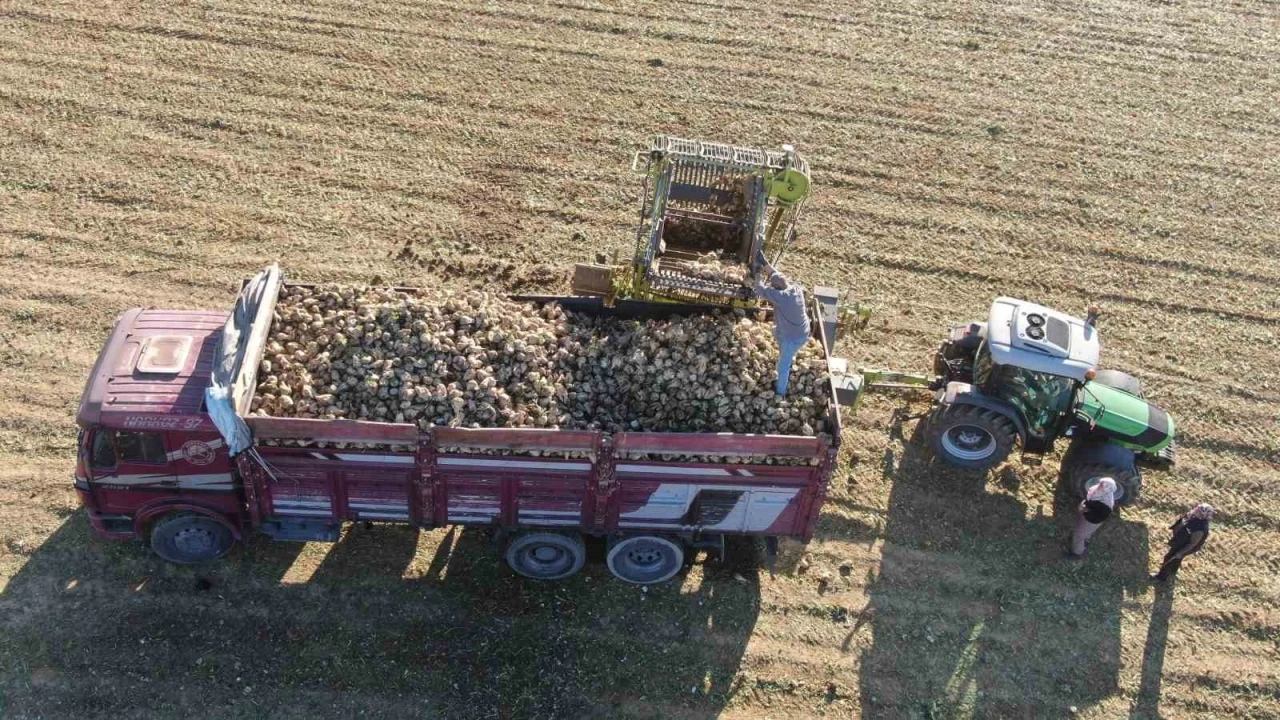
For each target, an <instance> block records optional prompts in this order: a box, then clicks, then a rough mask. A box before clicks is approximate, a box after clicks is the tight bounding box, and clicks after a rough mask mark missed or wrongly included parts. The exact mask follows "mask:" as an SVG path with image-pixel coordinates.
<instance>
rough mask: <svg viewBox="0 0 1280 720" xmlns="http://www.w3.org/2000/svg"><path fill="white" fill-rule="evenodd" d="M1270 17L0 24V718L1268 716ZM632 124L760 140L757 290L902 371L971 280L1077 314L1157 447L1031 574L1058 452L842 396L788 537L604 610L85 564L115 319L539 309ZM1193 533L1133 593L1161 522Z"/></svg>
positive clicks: (606, 219)
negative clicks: (517, 303) (841, 294)
mask: <svg viewBox="0 0 1280 720" xmlns="http://www.w3.org/2000/svg"><path fill="white" fill-rule="evenodd" d="M1278 28H1280V11H1278V10H1277V8H1276V6H1275V5H1274V4H1268V3H1254V2H1247V1H1246V2H1241V3H1232V4H1228V3H1221V2H1199V1H1193V2H1186V3H1177V4H1166V3H1138V2H1109V3H1088V2H1087V3H1077V4H1063V3H1058V4H1025V5H1018V6H1015V7H1008V6H1006V5H1005V4H1002V3H993V2H974V3H965V4H962V5H960V6H955V7H953V6H948V5H943V4H937V3H928V2H905V3H889V2H871V3H852V2H844V1H843V0H835V1H834V2H829V3H821V4H808V5H803V6H802V5H791V6H786V5H778V4H776V3H773V4H771V3H760V2H753V1H751V0H736V1H734V2H702V1H701V0H699V1H697V2H693V3H683V4H678V5H677V4H670V5H665V6H664V5H660V4H656V3H638V2H632V1H630V0H622V1H620V2H611V3H603V2H594V1H592V0H566V1H564V2H559V1H557V2H545V3H542V2H538V3H524V2H508V3H486V4H479V3H477V4H473V5H468V6H461V7H460V6H459V4H458V3H445V2H426V1H419V0H407V1H400V0H393V1H389V2H381V3H372V4H370V3H355V2H347V1H344V0H307V1H306V2H303V3H297V4H290V5H288V6H285V5H281V4H278V3H267V2H262V1H261V0H230V1H229V2H220V3H202V4H196V3H161V4H138V3H128V4H125V3H119V2H113V1H112V0H107V1H105V2H101V3H93V4H85V3H71V2H34V1H33V0H8V1H7V2H6V3H4V4H3V5H0V258H3V260H2V262H3V270H4V272H3V275H0V368H3V370H2V371H0V717H16V718H34V717H41V718H60V717H76V718H82V717H108V716H110V717H173V716H176V715H179V714H182V713H186V714H191V715H198V716H206V717H220V718H242V717H243V718H249V717H253V718H258V717H271V718H285V717H298V718H312V717H319V716H334V717H348V716H353V715H356V714H357V713H363V714H364V715H365V716H369V717H404V716H409V715H415V716H423V717H465V718H471V717H498V718H532V717H573V718H605V717H608V718H704V717H717V716H719V717H726V718H759V717H771V718H775V719H782V718H796V719H798V718H810V717H841V718H843V717H871V718H915V717H938V718H980V717H1036V718H1043V717H1064V716H1067V715H1071V714H1073V713H1074V716H1077V717H1084V718H1110V717H1120V716H1124V715H1129V716H1132V717H1142V718H1155V717H1177V718H1191V717H1203V716H1208V715H1214V716H1217V717H1240V718H1266V717H1276V716H1278V715H1280V657H1278V653H1280V613H1278V611H1277V610H1276V608H1277V607H1280V580H1278V579H1277V577H1278V576H1280V432H1278V431H1277V427H1280V410H1277V408H1280V370H1278V369H1277V362H1276V360H1277V357H1280V293H1278V292H1277V288H1280V254H1278V253H1277V247H1278V243H1280V221H1278V220H1277V218H1280V103H1277V101H1276V99H1277V97H1280V75H1277V72H1276V68H1277V67H1280V35H1278ZM653 132H668V133H673V134H682V135H688V136H693V137H707V138H711V139H717V140H725V141H730V142H740V143H760V144H770V145H774V144H777V143H781V142H785V141H791V142H794V143H795V144H796V146H797V148H798V149H799V150H800V151H801V152H802V153H805V154H806V156H807V157H808V159H809V161H810V165H811V167H812V168H813V169H814V182H815V188H816V191H815V194H814V196H813V198H812V200H811V202H810V205H809V206H808V209H807V211H806V213H805V215H804V217H803V218H802V220H801V245H800V246H799V247H798V248H797V249H796V250H795V251H794V252H791V253H789V254H788V255H787V257H786V258H785V259H784V260H783V262H782V265H783V267H784V268H785V269H787V270H788V271H790V272H791V273H792V274H793V275H794V276H795V277H796V278H797V279H799V280H801V281H802V282H804V283H806V284H809V285H819V284H825V285H832V286H835V287H838V288H842V289H844V290H846V291H847V292H849V293H850V294H851V295H852V296H853V297H855V298H858V299H861V300H863V301H870V302H871V303H873V304H874V305H875V306H876V307H877V309H878V312H877V315H876V317H875V318H874V319H873V322H872V324H871V327H870V328H869V329H867V330H865V331H862V332H860V333H858V334H857V335H854V336H850V337H848V338H845V339H844V340H843V341H842V345H841V347H839V348H838V351H839V352H840V354H844V355H846V356H847V357H849V358H850V360H851V363H853V364H855V365H856V364H867V365H877V366H887V367H893V368H896V369H904V370H920V371H923V370H926V369H927V368H928V362H929V358H930V356H931V353H932V352H933V350H934V349H935V347H936V345H937V343H938V341H939V340H940V338H941V337H942V333H943V331H944V330H945V327H946V325H947V324H949V323H953V322H962V321H967V320H970V319H974V318H979V317H981V316H982V315H983V314H984V313H985V310H986V308H987V306H988V304H989V302H990V300H991V299H992V297H994V296H995V295H997V294H1008V295H1014V296H1023V297H1026V298H1027V299H1030V300H1035V301H1039V302H1042V303H1045V304H1048V305H1052V306H1056V307H1059V308H1061V309H1064V310H1074V311H1077V312H1082V311H1083V309H1084V308H1085V307H1086V306H1087V304H1089V303H1090V302H1098V303H1100V304H1102V306H1103V308H1104V313H1105V314H1104V316H1103V319H1102V333H1103V344H1104V350H1103V360H1104V363H1105V364H1107V365H1109V366H1112V367H1116V368H1118V369H1121V370H1124V371H1127V372H1131V373H1134V374H1136V375H1138V376H1140V377H1141V378H1142V379H1143V381H1144V384H1145V386H1146V388H1147V393H1148V395H1149V396H1150V397H1152V398H1153V399H1154V400H1155V401H1156V402H1158V403H1159V404H1161V405H1162V406H1164V407H1166V408H1168V409H1169V410H1170V412H1171V413H1173V414H1174V416H1175V417H1176V418H1177V420H1178V423H1179V428H1180V433H1181V435H1180V437H1179V443H1180V457H1179V460H1180V462H1179V465H1178V467H1177V468H1176V470H1175V471H1174V472H1173V473H1170V474H1165V473H1150V474H1148V477H1147V483H1146V488H1145V491H1144V497H1143V500H1142V502H1141V504H1139V505H1138V506H1136V507H1133V508H1131V509H1126V510H1125V511H1124V512H1123V514H1122V517H1121V518H1120V522H1112V523H1110V525H1111V526H1110V527H1104V528H1103V530H1102V531H1100V533H1099V535H1098V536H1097V538H1096V540H1095V541H1094V543H1093V547H1092V549H1091V551H1090V552H1091V557H1090V558H1089V559H1088V560H1087V561H1086V562H1085V563H1083V564H1079V565H1071V564H1067V563H1065V562H1063V561H1062V559H1061V550H1062V545H1063V542H1064V540H1065V537H1066V534H1067V532H1068V531H1069V527H1070V522H1071V520H1070V517H1069V516H1070V507H1069V503H1068V502H1067V501H1066V499H1065V498H1064V497H1063V496H1062V494H1061V493H1059V492H1056V490H1055V485H1056V473H1055V471H1054V468H1055V466H1056V462H1055V461H1056V458H1049V459H1048V460H1047V461H1046V462H1045V464H1044V465H1043V466H1038V467H1037V466H1029V465H1024V464H1022V463H1020V462H1018V461H1017V460H1016V459H1014V460H1013V461H1011V462H1010V463H1008V464H1007V465H1006V466H1005V467H1002V468H1000V469H998V470H997V471H996V472H993V473H991V474H990V475H989V476H984V477H973V476H970V475H964V474H960V473H954V472H949V471H945V470H943V469H941V468H939V467H937V466H936V463H933V462H931V460H930V458H929V457H928V454H927V451H926V449H925V445H924V443H923V441H922V439H921V432H922V427H921V425H920V422H919V421H918V419H917V418H915V417H913V416H914V415H917V414H919V412H921V411H922V410H923V409H924V407H925V405H924V403H923V402H922V401H919V400H913V399H911V398H909V397H896V396H892V395H884V396H880V397H876V398H873V399H872V400H871V401H869V402H867V403H866V404H865V405H864V407H863V408H862V410H861V412H860V413H859V415H858V416H857V417H856V418H849V420H848V422H847V423H846V426H845V428H846V429H845V437H844V439H843V440H844V442H843V446H842V457H841V463H842V464H841V468H840V471H839V473H838V475H837V479H836V481H835V483H834V486H833V488H832V493H831V496H830V498H829V499H828V502H827V506H826V508H825V510H824V514H823V517H822V522H821V525H820V528H819V531H818V536H817V538H816V539H815V541H814V542H813V543H812V544H811V546H810V547H809V554H808V555H807V557H800V556H799V555H798V554H797V553H790V554H788V555H787V556H786V557H784V560H785V561H786V562H784V563H783V564H782V565H781V566H780V567H779V568H778V571H777V573H776V575H771V574H770V573H769V572H767V571H765V570H763V569H758V568H759V563H758V558H757V557H756V554H755V549H754V548H753V547H751V546H750V545H742V544H739V545H738V546H737V547H734V548H732V549H733V553H732V555H733V558H732V562H730V563H729V564H728V565H719V564H715V563H708V564H703V563H699V564H697V565H694V566H693V567H692V568H691V569H690V570H689V571H688V572H687V573H686V574H684V575H681V576H680V579H679V581H672V582H670V583H668V584H666V585H663V586H660V587H655V588H651V589H650V590H649V591H648V592H642V591H641V590H640V589H637V588H635V587H628V586H623V585H622V584H621V583H618V582H615V581H613V580H612V578H610V577H609V575H608V573H607V571H606V570H605V569H604V568H603V566H602V564H600V563H598V562H597V563H595V564H593V565H589V566H588V568H587V570H586V571H585V572H584V573H582V574H580V575H578V576H576V577H575V578H574V579H572V580H571V581H567V582H564V583H559V584H535V583H530V582H522V581H519V580H517V579H515V577H514V576H513V575H512V574H511V573H510V572H509V571H508V570H506V569H505V568H503V567H502V566H501V565H500V563H499V561H498V559H497V557H496V553H495V552H493V549H492V548H491V547H489V545H488V544H487V542H486V540H485V538H484V536H483V535H481V534H479V533H477V532H474V531H470V530H457V531H454V530H447V529H441V530H436V531H431V532H421V533H419V532H415V531H412V530H410V529H408V528H403V527H392V526H376V527H373V528H371V529H368V528H364V527H353V528H350V529H349V530H348V532H347V533H346V534H345V535H344V537H343V539H342V540H341V541H340V542H339V543H337V544H336V545H333V546H326V545H318V544H307V545H292V544H269V543H266V542H262V541H258V542H254V543H251V544H250V545H249V546H248V547H246V548H243V549H241V550H237V551H235V552H234V553H233V554H232V556H231V557H230V558H229V560H228V561H226V562H224V563H222V564H219V565H217V566H212V567H202V568H194V569H193V568H178V567H173V566H167V565H165V564H163V563H162V562H161V561H159V560H158V559H157V558H155V557H153V556H151V555H150V554H148V553H146V552H145V551H144V550H143V549H141V548H140V547H138V546H137V545H134V544H120V543H112V542H106V541H101V540H98V539H95V538H93V537H91V535H90V532H89V530H88V525H87V522H86V520H85V519H84V517H83V515H82V514H81V513H79V512H77V501H76V497H75V494H74V492H73V490H72V486H71V480H70V477H71V472H72V464H73V461H74V451H75V442H76V428H75V426H74V423H73V420H72V418H73V413H74V410H75V407H76V404H77V401H78V397H79V394H80V391H81V389H82V387H83V382H84V379H85V377H86V376H87V374H88V372H89V369H90V367H91V365H92V363H93V361H94V358H95V354H96V351H97V349H98V347H99V346H100V344H101V343H102V341H103V340H104V338H105V337H106V334H107V331H108V328H109V327H110V323H111V322H112V320H113V318H114V317H115V316H116V315H117V314H119V313H120V312H121V311H122V310H124V309H125V308H127V307H130V306H136V305H150V306H164V307H180V308H224V307H227V306H228V305H229V303H230V300H231V297H232V294H233V292H234V290H235V289H236V288H237V287H238V283H239V282H240V281H241V280H242V279H243V278H245V277H247V276H249V275H250V274H251V273H253V272H255V271H256V270H258V269H260V268H261V267H262V266H263V265H265V264H266V263H268V262H270V261H272V260H280V261H281V262H282V264H283V265H284V266H285V267H286V268H287V270H288V272H289V274H290V277H292V278H295V279H297V280H306V281H313V282H342V283H351V284H380V283H389V284H397V285H433V286H434V285H444V286H448V287H450V288H454V289H458V290H462V289H471V288H483V289H486V290H489V291H517V292H530V291H537V292H555V291H563V290H566V289H567V278H568V276H569V273H570V269H571V267H572V263H573V262H575V261H589V260H590V259H591V258H592V257H593V256H594V254H595V253H596V252H597V251H606V252H607V251H611V250H612V249H613V248H618V249H620V250H621V252H622V254H623V255H624V256H626V254H627V253H628V251H629V247H630V245H629V243H630V240H631V236H630V234H629V226H630V224H631V223H634V222H635V218H636V206H637V204H638V201H639V195H640V187H639V185H638V183H637V182H636V180H637V179H636V178H635V177H634V176H632V175H630V174H629V173H628V172H627V164H628V163H629V160H630V157H629V155H630V153H632V152H633V151H635V150H638V149H641V148H642V147H644V145H645V143H646V142H647V138H648V136H649V135H650V134H651V133H653ZM1198 501H1207V502H1210V503H1213V504H1214V505H1216V506H1218V507H1219V508H1220V509H1221V514H1220V516H1219V518H1218V519H1217V520H1216V521H1215V526H1214V527H1215V534H1214V536H1213V538H1212V539H1211V540H1210V541H1209V545H1208V547H1207V549H1206V550H1205V552H1203V553H1202V554H1201V555H1199V556H1196V557H1194V558H1192V559H1191V560H1190V561H1188V563H1187V565H1186V566H1185V567H1184V569H1183V573H1182V577H1180V578H1179V579H1178V581H1177V584H1176V586H1174V587H1173V588H1172V589H1162V590H1159V591H1157V590H1153V589H1152V588H1151V587H1150V586H1148V585H1147V584H1145V582H1144V573H1145V571H1146V570H1147V568H1149V567H1151V566H1152V564H1153V562H1154V561H1155V560H1156V559H1158V557H1159V555H1160V554H1161V551H1162V549H1163V543H1164V538H1165V529H1166V527H1167V525H1168V523H1169V522H1171V521H1172V520H1173V518H1174V516H1175V515H1176V514H1177V513H1179V512H1182V511H1184V510H1185V509H1187V508H1188V507H1190V506H1191V505H1192V504H1194V503H1195V502H1198Z"/></svg>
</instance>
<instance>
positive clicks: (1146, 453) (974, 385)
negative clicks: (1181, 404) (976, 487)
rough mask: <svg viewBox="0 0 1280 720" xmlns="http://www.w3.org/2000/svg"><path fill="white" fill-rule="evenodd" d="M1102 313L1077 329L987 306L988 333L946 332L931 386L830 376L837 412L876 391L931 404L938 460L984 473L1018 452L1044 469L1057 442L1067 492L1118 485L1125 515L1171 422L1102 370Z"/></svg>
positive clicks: (1161, 452) (906, 377) (1166, 444)
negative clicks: (911, 392)
mask: <svg viewBox="0 0 1280 720" xmlns="http://www.w3.org/2000/svg"><path fill="white" fill-rule="evenodd" d="M1098 314H1099V313H1098V310H1097V309H1096V308H1090V312H1089V313H1088V316H1087V317H1086V318H1084V319H1081V318H1078V317H1073V316H1071V315H1067V314H1065V313H1062V312H1058V311H1056V310H1053V309H1050V308H1047V307H1044V306H1042V305H1036V304H1034V303H1030V302H1026V301H1024V300H1016V299H1013V298H1007V297H1000V298H996V300H995V301H994V302H993V303H992V304H991V311H990V313H989V315H988V317H987V320H986V321H985V322H971V323H969V324H967V325H963V326H959V327H955V328H952V329H951V331H950V333H949V334H948V336H947V339H946V340H945V341H944V342H943V343H942V346H941V347H940V348H939V349H938V352H937V355H936V356H935V358H934V374H933V375H910V374H906V373H894V372H886V371H861V372H857V373H848V372H840V371H841V370H843V368H839V367H836V368H834V369H835V370H836V371H837V373H836V374H837V381H836V389H837V396H838V397H839V398H840V401H841V404H844V405H847V406H856V404H857V402H858V400H859V399H860V397H861V394H862V393H863V392H864V391H866V390H868V389H872V388H884V387H888V388H913V387H918V388H921V389H927V390H931V391H933V392H934V393H935V396H934V405H933V409H932V411H931V415H930V418H929V442H930V445H931V446H932V449H933V451H934V454H935V455H936V456H937V457H938V458H940V459H941V460H942V461H943V462H945V463H947V464H948V465H952V466H954V467H959V468H966V469H971V470H986V469H989V468H992V467H994V466H996V465H998V464H999V463H1001V462H1003V461H1004V460H1005V458H1007V457H1008V456H1009V454H1010V453H1011V452H1012V450H1013V448H1014V446H1015V445H1017V444H1021V446H1022V457H1023V460H1024V462H1030V463H1033V464H1039V462H1040V461H1041V460H1042V458H1043V456H1044V455H1046V454H1048V453H1049V452H1051V451H1052V450H1053V447H1054V444H1055V442H1056V441H1057V440H1058V439H1060V438H1069V439H1070V443H1071V444H1070V446H1069V448H1068V450H1067V453H1066V456H1065V458H1064V461H1063V467H1062V470H1063V473H1064V477H1065V479H1066V482H1067V484H1068V487H1070V488H1071V490H1072V491H1073V492H1074V493H1075V494H1076V495H1078V496H1080V497H1083V496H1084V495H1085V494H1086V493H1087V492H1088V488H1089V487H1090V486H1092V485H1093V484H1095V483H1096V482H1097V481H1098V480H1099V479H1101V478H1102V477H1111V478H1113V479H1114V480H1115V481H1116V486H1117V498H1116V501H1117V502H1118V503H1120V504H1128V503H1132V502H1133V501H1135V500H1136V499H1137V497H1138V494H1139V492H1140V490H1141V487H1142V474H1141V471H1140V468H1141V467H1148V468H1156V469H1167V468H1168V467H1169V466H1171V465H1172V464H1173V462H1174V444H1173V435H1174V423H1173V418H1172V417H1170V416H1169V414H1168V413H1166V412H1165V411H1164V410H1161V409H1160V408H1158V407H1156V406H1155V405H1152V404H1151V403H1149V402H1148V401H1147V400H1146V398H1145V397H1144V395H1143V392H1142V383H1141V382H1140V381H1139V380H1138V379H1137V378H1135V377H1133V376H1131V375H1127V374H1125V373H1123V372H1119V371H1117V370H1100V369H1098V359H1099V355H1100V350H1101V345H1100V342H1099V338H1098V329H1097V320H1098Z"/></svg>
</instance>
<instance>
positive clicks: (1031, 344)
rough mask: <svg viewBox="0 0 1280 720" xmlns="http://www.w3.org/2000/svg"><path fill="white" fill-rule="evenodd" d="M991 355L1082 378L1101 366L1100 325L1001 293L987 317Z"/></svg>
mask: <svg viewBox="0 0 1280 720" xmlns="http://www.w3.org/2000/svg"><path fill="white" fill-rule="evenodd" d="M987 345H988V347H989V348H990V350H991V359H992V360H994V361H995V362H997V363H998V364H1000V365H1012V366H1014V367H1020V368H1025V369H1027V370H1031V371H1033V372H1040V373H1049V374H1051V375H1063V376H1066V377H1069V378H1073V379H1075V380H1078V381H1080V382H1084V381H1085V375H1084V374H1085V373H1086V372H1088V371H1089V370H1093V369H1095V368H1096V367H1097V366H1098V355H1099V352H1100V350H1101V345H1100V344H1099V342H1098V329H1097V328H1096V327H1094V326H1092V325H1088V324H1086V323H1085V321H1084V320H1081V319H1080V318H1078V317H1072V316H1071V315H1067V314H1066V313H1060V312H1058V311H1057V310H1052V309H1050V308H1047V307H1045V306H1043V305H1036V304H1035V303H1029V302H1027V301H1025V300H1015V299H1014V298H1007V297H1000V298H996V299H995V302H993V303H991V315H990V317H989V318H988V321H987Z"/></svg>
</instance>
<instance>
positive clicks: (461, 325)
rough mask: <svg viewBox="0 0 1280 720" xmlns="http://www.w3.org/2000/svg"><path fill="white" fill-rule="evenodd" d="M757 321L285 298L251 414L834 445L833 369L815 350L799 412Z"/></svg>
mask: <svg viewBox="0 0 1280 720" xmlns="http://www.w3.org/2000/svg"><path fill="white" fill-rule="evenodd" d="M777 357H778V348H777V343H776V342H775V340H774V339H773V327H772V324H771V323H768V322H765V321H761V320H760V319H759V317H758V314H756V313H749V312H746V311H741V310H735V311H722V312H717V313H712V314H701V315H692V316H685V317H680V316H675V317H671V318H664V319H650V320H627V319H618V318H613V317H603V316H602V317H595V316H592V315H589V314H586V313H580V312H573V311H566V310H565V309H563V308H562V307H561V306H560V305H559V304H556V303H545V304H535V303H523V302H516V301H512V300H510V299H508V298H505V297H502V296H499V295H494V294H490V293H484V292H478V291H475V292H466V293H457V294H445V295H443V296H442V297H433V298H429V299H428V298H426V297H420V296H418V295H415V294H410V293H405V292H401V291H397V290H394V289H389V288H375V287H353V286H339V285H323V286H314V287H286V288H284V289H283V290H282V291H281V296H280V298H279V300H278V302H277V305H276V310H275V317H274V319H273V322H272V326H271V330H270V336H269V339H268V341H267V347H266V351H265V353H264V355H263V360H262V365H261V367H260V368H259V373H258V388H257V393H256V395H255V397H254V399H253V406H252V409H251V414H256V415H270V416H275V417H306V418H348V419H359V420H375V421H383V422H399V423H416V424H417V425H418V426H419V427H422V428H424V429H425V428H427V427H430V426H432V425H435V426H450V427H469V428H488V427H532V428H566V429H590V430H605V431H609V432H618V431H625V430H643V431H654V432H736V433H777V434H787V435H817V434H819V433H828V432H830V430H831V428H829V427H828V424H829V421H828V408H829V403H830V399H829V397H828V391H827V389H826V387H825V385H826V383H827V367H826V362H825V361H824V359H823V357H822V352H821V350H820V348H819V346H818V343H817V342H816V341H812V340H811V341H810V342H809V344H808V345H807V346H806V347H805V348H804V349H802V350H801V352H800V354H799V356H798V357H797V359H796V362H795V366H794V369H793V371H792V375H791V383H790V387H789V389H788V392H787V395H786V396H785V397H779V396H778V395H776V394H775V392H774V383H775V380H776V379H777V374H776V373H777V371H776V369H775V368H776V362H777Z"/></svg>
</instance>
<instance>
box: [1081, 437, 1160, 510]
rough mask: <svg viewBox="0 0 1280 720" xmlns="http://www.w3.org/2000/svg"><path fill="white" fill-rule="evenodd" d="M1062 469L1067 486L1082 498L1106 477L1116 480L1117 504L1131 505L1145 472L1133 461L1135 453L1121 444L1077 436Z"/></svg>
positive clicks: (1140, 490) (1139, 491) (1135, 499)
mask: <svg viewBox="0 0 1280 720" xmlns="http://www.w3.org/2000/svg"><path fill="white" fill-rule="evenodd" d="M1062 469H1063V474H1064V475H1065V480H1066V485H1067V488H1068V489H1070V491H1071V492H1072V493H1073V494H1074V495H1075V496H1076V497H1077V498H1080V499H1084V498H1085V497H1087V496H1088V494H1089V488H1091V487H1093V486H1094V485H1096V484H1097V482H1098V481H1099V480H1101V479H1102V478H1104V477H1109V478H1111V479H1112V480H1115V481H1116V496H1115V503H1116V504H1117V505H1132V504H1133V503H1134V502H1136V501H1137V499H1138V495H1139V494H1140V493H1141V492H1142V473H1141V472H1140V471H1139V470H1138V467H1137V465H1135V464H1134V452H1133V451H1132V450H1129V449H1127V448H1122V447H1120V446H1119V445H1112V444H1111V443H1108V442H1098V441H1097V440H1093V439H1089V438H1081V439H1078V440H1076V441H1074V442H1072V443H1071V447H1070V448H1068V449H1067V456H1066V457H1065V458H1064V459H1063V461H1062Z"/></svg>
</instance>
